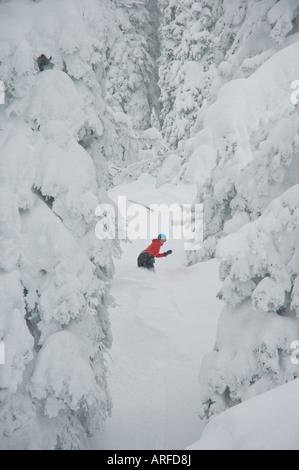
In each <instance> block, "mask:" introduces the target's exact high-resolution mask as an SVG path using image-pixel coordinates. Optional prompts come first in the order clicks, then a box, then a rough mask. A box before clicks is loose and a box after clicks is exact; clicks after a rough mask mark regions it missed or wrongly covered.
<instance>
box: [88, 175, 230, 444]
mask: <svg viewBox="0 0 299 470" xmlns="http://www.w3.org/2000/svg"><path fill="white" fill-rule="evenodd" d="M154 185H155V180H154V179H153V178H151V177H150V176H148V175H144V176H143V177H141V178H140V179H139V180H138V181H136V182H134V183H131V184H128V185H123V186H120V187H118V188H114V189H113V190H111V191H110V196H111V197H112V198H113V199H115V201H117V195H127V198H131V199H132V200H134V201H138V202H142V203H147V204H149V203H154V202H159V203H162V202H166V203H170V202H182V203H183V202H184V203H187V202H188V201H192V197H193V196H194V190H195V188H194V187H193V186H190V187H188V186H179V187H175V186H171V185H165V186H163V187H162V188H160V189H159V190H156V189H155V187H154ZM149 243H150V240H145V241H144V240H135V241H133V242H132V243H123V244H122V248H123V256H122V258H121V259H120V260H119V261H118V262H117V263H116V271H115V276H114V281H113V283H112V290H111V294H112V295H113V296H114V298H115V299H116V302H117V306H116V307H115V308H114V309H111V310H110V316H111V324H112V331H113V346H112V350H111V357H110V360H109V361H108V362H109V364H108V368H109V370H110V371H111V377H110V380H109V386H110V391H111V395H112V401H113V404H114V406H113V410H112V418H111V419H110V420H108V422H107V424H106V426H105V429H104V436H103V438H102V439H101V442H96V441H94V442H93V443H92V446H93V447H95V448H99V447H100V448H105V449H137V450H138V449H184V448H185V447H186V446H187V445H189V444H190V442H192V441H194V440H195V439H198V437H199V436H200V434H201V430H202V423H201V422H200V420H199V419H198V410H199V406H200V390H199V382H198V372H199V368H200V362H201V358H202V357H203V355H204V354H205V353H206V352H207V351H209V350H210V349H211V348H212V347H213V344H214V340H215V335H216V324H217V320H218V317H219V313H220V310H221V302H220V301H219V300H217V299H216V293H217V291H218V289H219V281H218V265H217V262H216V261H215V260H213V261H209V262H206V263H201V264H198V265H196V266H192V267H191V268H188V267H186V258H185V252H184V249H183V244H184V241H183V240H169V241H168V242H167V249H172V250H173V254H172V255H171V256H169V257H168V258H166V259H164V258H162V259H157V260H156V272H155V273H152V272H147V271H144V270H141V269H138V268H137V266H136V258H137V256H138V254H139V253H140V251H142V250H143V249H144V248H145V247H146V246H148V245H149Z"/></svg>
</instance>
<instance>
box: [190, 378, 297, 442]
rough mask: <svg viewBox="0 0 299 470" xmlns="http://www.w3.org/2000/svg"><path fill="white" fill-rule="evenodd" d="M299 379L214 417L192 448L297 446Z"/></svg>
mask: <svg viewBox="0 0 299 470" xmlns="http://www.w3.org/2000/svg"><path fill="white" fill-rule="evenodd" d="M298 394H299V380H298V379H297V380H294V381H293V382H290V383H287V384H285V385H281V386H280V387H277V388H275V389H274V390H271V391H269V392H267V393H263V394H262V395H259V396H258V397H255V398H252V399H251V400H248V401H246V402H244V403H242V404H240V405H237V406H235V407H233V408H231V409H229V410H227V411H225V412H224V413H222V414H220V415H218V416H216V417H214V418H213V419H212V420H211V421H210V423H209V424H208V425H207V427H206V428H205V430H204V432H203V434H202V437H201V439H200V440H199V441H197V442H195V443H194V444H193V445H191V446H189V447H188V449H189V450H298V449H299V421H298V415H299V401H298Z"/></svg>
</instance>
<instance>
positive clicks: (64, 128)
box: [0, 0, 119, 449]
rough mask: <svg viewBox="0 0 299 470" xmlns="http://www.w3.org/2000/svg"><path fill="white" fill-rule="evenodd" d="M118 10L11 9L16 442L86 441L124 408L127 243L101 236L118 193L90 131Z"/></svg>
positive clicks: (6, 38) (11, 347) (8, 295)
mask: <svg viewBox="0 0 299 470" xmlns="http://www.w3.org/2000/svg"><path fill="white" fill-rule="evenodd" d="M108 7H109V8H110V2H108V1H107V2H102V1H101V2H93V3H92V4H91V3H90V2H88V1H86V2H81V1H80V2H79V1H75V2H74V1H65V2H62V3H61V2H59V1H57V2H56V1H55V2H53V0H51V1H47V0H45V1H43V2H38V3H37V2H27V1H21V2H14V1H11V2H7V3H5V4H3V5H1V6H0V8H1V15H0V18H1V28H0V30H1V32H0V35H1V43H2V46H3V47H2V48H1V53H0V54H1V66H0V78H1V80H2V81H3V82H4V83H5V86H6V105H5V106H2V107H1V121H0V126H1V132H0V139H1V178H0V192H1V198H0V201H1V210H0V214H1V229H0V230H1V232H0V240H1V245H0V252H1V256H0V260H1V261H0V262H1V282H0V286H1V287H0V289H1V311H0V313H1V315H0V338H1V339H2V340H3V342H4V344H5V351H6V363H5V365H4V366H1V369H0V431H1V439H0V446H1V448H5V449H8V448H10V449H29V448H34V449H78V448H85V446H86V439H87V437H88V436H90V435H92V434H93V433H95V432H96V431H98V430H100V428H101V426H102V423H103V421H104V419H105V418H106V417H107V415H108V414H109V413H110V410H111V406H112V404H111V398H110V394H109V391H108V386H107V377H106V375H107V374H106V372H107V371H106V366H105V351H106V350H107V348H109V347H110V345H111V340H112V335H111V331H110V322H109V316H108V312H107V307H108V305H109V303H110V298H109V280H110V277H111V275H112V273H113V256H117V254H118V251H119V250H118V245H117V243H116V242H115V241H107V240H106V241H100V240H98V239H97V238H96V236H95V232H94V229H95V225H96V222H97V220H96V217H95V208H96V207H97V205H98V204H99V203H101V202H103V201H107V199H108V198H107V195H106V193H105V186H104V184H102V185H101V184H100V182H101V181H103V178H102V175H100V174H99V166H100V165H99V163H98V162H99V161H103V160H102V159H101V156H100V155H98V160H96V155H95V154H94V155H92V156H91V155H90V154H89V153H88V152H87V150H86V149H85V148H84V146H82V141H83V140H84V139H85V143H86V136H87V135H90V136H92V135H96V136H97V138H98V139H100V138H103V139H104V138H106V136H107V132H106V130H105V123H107V120H108V117H106V116H105V113H106V112H107V111H106V109H105V105H104V102H103V90H102V83H103V82H102V81H101V76H102V72H103V70H102V67H103V63H102V58H103V57H104V56H105V51H106V47H108V44H109V41H110V40H111V30H109V28H113V27H114V17H113V13H111V12H109V8H108ZM108 33H109V34H108ZM42 55H43V56H44V57H45V58H46V59H47V60H45V59H43V60H38V59H39V58H40V57H41V56H42ZM50 58H51V60H50ZM42 63H43V65H41V64H42ZM85 147H88V145H85Z"/></svg>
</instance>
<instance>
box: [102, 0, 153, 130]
mask: <svg viewBox="0 0 299 470" xmlns="http://www.w3.org/2000/svg"><path fill="white" fill-rule="evenodd" d="M115 5H116V6H117V8H116V9H115V10H114V12H115V15H116V19H117V23H118V28H119V30H120V33H121V35H122V41H115V43H114V45H113V46H112V47H111V48H110V49H109V50H108V69H107V98H108V97H110V98H111V100H113V101H114V102H115V101H116V102H117V103H118V105H119V106H120V110H122V111H123V112H124V113H125V114H127V115H128V116H129V117H130V118H131V121H132V123H133V127H134V129H142V130H143V129H147V128H149V127H151V112H152V108H155V110H156V113H157V114H158V115H159V106H158V97H159V88H158V86H157V81H158V70H157V64H156V61H157V59H158V57H159V54H160V43H159V35H158V29H159V19H160V11H159V4H158V1H157V0H144V1H133V0H125V1H122V2H118V1H116V2H115Z"/></svg>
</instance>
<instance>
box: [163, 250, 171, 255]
mask: <svg viewBox="0 0 299 470" xmlns="http://www.w3.org/2000/svg"><path fill="white" fill-rule="evenodd" d="M171 253H172V250H168V251H166V252H165V253H164V256H168V255H171Z"/></svg>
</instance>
